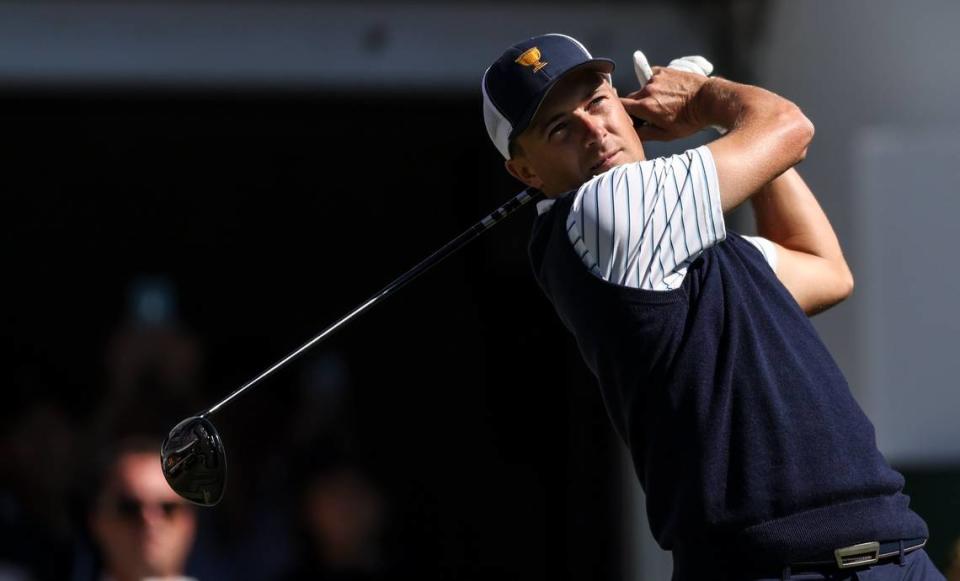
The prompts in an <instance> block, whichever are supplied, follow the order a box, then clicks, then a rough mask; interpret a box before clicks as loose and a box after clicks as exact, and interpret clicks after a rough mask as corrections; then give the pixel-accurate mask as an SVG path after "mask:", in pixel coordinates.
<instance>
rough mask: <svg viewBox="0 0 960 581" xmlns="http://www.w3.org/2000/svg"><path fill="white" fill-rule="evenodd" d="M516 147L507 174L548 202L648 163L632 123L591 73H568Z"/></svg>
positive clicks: (606, 85)
mask: <svg viewBox="0 0 960 581" xmlns="http://www.w3.org/2000/svg"><path fill="white" fill-rule="evenodd" d="M516 145H518V146H519V151H518V153H517V155H515V156H514V157H513V158H512V159H510V160H508V161H507V169H508V171H510V173H511V174H513V176H514V177H516V178H518V179H519V180H520V181H522V182H524V183H526V184H527V185H528V186H532V187H535V188H537V189H539V190H541V191H543V193H545V194H546V195H547V196H550V197H553V196H556V195H559V194H562V193H564V192H567V191H570V190H573V189H576V188H578V187H579V186H580V185H581V184H583V183H584V182H586V181H587V180H589V179H590V178H591V177H593V176H595V175H597V174H599V173H603V172H605V171H607V170H608V169H610V168H613V167H615V166H618V165H622V164H624V163H630V162H634V161H640V160H643V159H644V153H643V146H642V145H641V144H640V138H639V137H638V136H637V132H636V131H635V130H634V128H633V118H631V117H630V115H628V114H627V112H626V110H625V109H624V108H623V105H622V104H621V103H620V99H619V98H618V97H617V92H616V90H615V89H614V88H613V86H611V85H610V83H608V82H606V80H605V78H604V77H603V76H602V75H601V74H600V73H598V72H596V71H590V70H584V71H577V72H573V73H570V74H569V75H567V76H566V77H564V78H563V79H561V80H560V82H558V83H557V85H556V86H554V88H553V90H552V91H551V92H550V94H549V95H548V96H547V98H546V100H544V102H543V104H542V105H541V107H540V110H539V111H538V112H537V115H536V116H535V117H534V119H533V121H531V123H530V125H529V127H527V129H526V130H525V131H524V132H523V133H521V134H520V135H519V136H517V138H516Z"/></svg>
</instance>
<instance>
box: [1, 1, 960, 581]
mask: <svg viewBox="0 0 960 581" xmlns="http://www.w3.org/2000/svg"><path fill="white" fill-rule="evenodd" d="M958 30H960V4H957V3H956V2H952V1H947V0H940V1H936V0H921V1H919V2H912V3H905V2H894V1H892V0H887V1H882V2H878V1H868V0H851V1H846V2H834V1H831V0H807V1H804V2H787V1H785V0H778V1H759V0H756V1H750V0H741V1H722V2H709V3H708V2H693V1H688V2H671V3H667V2H643V1H634V2H629V3H628V2H614V1H607V2H595V3H591V4H589V5H588V4H586V3H580V2H570V1H556V0H555V1H552V2H526V3H519V4H518V3H507V2H488V3H482V4H481V3H456V4H455V3H442V2H419V3H408V2H399V1H398V2H392V3H389V4H388V3H374V2H367V1H364V0H357V1H355V2H349V3H348V2H320V1H317V2H278V1H272V2H267V1H254V0H247V1H241V2H205V1H194V2H185V1H174V0H170V1H167V2H160V1H128V2H124V1H118V0H114V1H87V2H68V1H64V2H52V1H41V0H34V1H29V2H27V1H24V2H2V3H0V163H2V171H0V188H2V190H0V191H2V194H3V196H2V198H0V199H2V200H3V203H4V209H3V212H2V216H3V227H2V230H0V232H2V236H3V244H2V248H3V249H4V250H3V257H4V260H3V267H4V268H3V270H4V284H3V285H2V293H3V294H2V298H3V305H4V307H3V309H2V313H3V315H2V316H3V318H2V326H3V329H4V334H3V339H4V342H3V345H2V352H3V353H5V354H6V357H7V361H8V364H7V365H6V368H7V369H8V374H7V377H6V379H5V380H4V389H3V394H4V401H3V404H2V406H0V409H2V413H3V418H2V419H3V423H2V427H0V580H19V579H35V580H43V579H73V580H84V579H99V578H100V576H101V575H102V574H103V573H104V571H105V570H106V569H108V568H109V567H108V564H110V563H113V562H115V561H117V560H118V559H121V557H117V556H115V555H116V554H120V555H127V557H128V558H127V561H130V562H129V563H127V565H126V566H127V567H128V570H131V571H134V570H146V569H143V567H146V565H145V564H144V563H147V561H149V555H150V554H155V559H154V560H155V561H156V563H154V564H153V565H152V566H155V567H167V568H168V569H169V570H175V569H176V570H182V571H181V572H185V574H187V575H190V576H193V577H196V578H199V579H201V580H208V579H210V580H212V579H240V580H245V579H250V580H254V579H410V578H419V579H491V578H524V579H548V578H549V579H565V578H578V579H583V578H595V579H631V580H635V579H667V578H668V577H669V570H670V560H669V556H668V555H665V554H664V553H662V552H661V551H660V550H659V549H658V548H657V547H656V545H655V544H654V543H653V541H652V540H651V539H650V537H649V533H648V532H647V526H646V523H645V520H644V519H645V517H644V511H643V499H642V493H641V492H640V491H639V490H638V487H637V486H636V484H635V477H634V476H633V474H632V468H631V467H630V466H629V464H628V463H627V462H625V460H624V452H623V449H622V446H621V445H620V444H619V442H618V441H616V440H615V437H614V434H613V432H612V430H611V429H610V426H609V424H608V421H607V417H606V414H605V411H604V409H603V405H602V402H601V400H600V396H599V392H598V390H597V388H596V385H595V381H594V379H593V378H592V377H591V376H590V375H589V373H588V372H587V370H586V368H585V367H584V365H583V364H582V363H581V361H580V358H579V355H578V353H577V350H576V346H575V344H574V343H573V341H572V339H571V337H570V336H569V335H568V334H567V333H566V331H565V330H564V329H563V327H562V325H561V324H560V322H559V321H558V320H557V319H556V317H555V316H554V314H553V312H552V309H551V307H550V306H549V304H548V303H547V302H546V301H545V300H544V299H543V297H542V296H541V293H540V291H539V289H538V288H537V287H536V284H535V282H534V280H533V278H532V276H531V275H530V273H529V272H528V267H527V264H526V254H525V244H526V235H527V232H528V229H529V226H530V222H531V215H532V210H527V211H525V212H522V213H521V215H519V216H516V217H514V218H512V219H510V220H509V221H507V222H505V223H503V224H501V225H500V226H498V227H497V229H496V230H495V231H494V232H491V233H490V234H489V235H487V236H486V237H485V238H484V239H482V240H481V241H479V242H477V243H476V244H474V245H472V246H471V247H469V248H468V249H467V250H465V251H464V252H462V253H461V254H459V255H458V256H456V257H455V258H453V259H451V260H450V261H448V262H446V263H444V265H442V266H441V267H439V268H437V269H435V270H434V271H433V272H431V273H430V274H428V275H426V276H424V277H423V278H422V279H420V280H418V281H417V282H415V283H414V284H412V285H411V286H410V287H409V288H407V289H406V290H404V291H403V292H402V293H400V294H399V295H398V296H396V297H394V298H392V299H390V300H389V301H388V302H387V303H385V304H383V305H382V306H380V307H378V308H377V309H376V310H375V311H373V312H371V313H370V314H368V315H366V316H364V317H363V318H362V319H360V320H358V321H357V322H355V323H353V324H351V325H350V326H349V327H348V328H346V329H345V330H343V331H342V332H340V333H339V334H338V335H336V336H334V338H332V339H331V340H329V341H328V342H326V343H324V344H323V345H322V346H321V347H319V348H317V349H315V350H314V351H312V352H310V353H309V354H308V355H306V356H305V357H304V358H303V359H302V360H300V361H298V362H297V363H295V364H293V365H291V366H290V367H289V368H287V369H285V370H284V371H282V372H281V373H279V374H277V375H276V376H275V377H273V378H271V379H269V380H268V381H266V382H265V384H263V385H262V386H260V387H258V388H257V389H256V390H255V391H253V392H252V393H250V394H248V395H246V396H244V398H242V399H241V400H239V401H238V402H236V403H235V404H233V405H231V406H230V407H229V408H227V409H225V410H224V411H223V412H222V413H221V414H219V415H218V416H217V418H216V423H217V425H218V427H219V428H220V431H221V434H222V436H223V439H224V441H225V443H226V447H227V452H228V455H229V466H230V477H229V482H228V487H227V492H226V498H225V500H224V502H223V503H222V504H221V505H220V506H219V507H217V508H215V509H203V510H192V509H191V508H189V507H185V506H182V505H180V504H179V503H178V502H177V501H176V499H175V498H168V497H165V496H163V491H160V490H158V489H157V488H156V487H155V486H153V480H151V479H155V476H156V474H155V473H150V474H145V473H141V472H140V471H139V470H140V468H139V466H140V465H141V464H142V463H139V459H141V458H142V457H143V452H142V450H143V449H144V448H146V449H150V448H151V446H152V445H153V444H150V442H156V441H158V439H160V438H162V437H163V435H164V434H165V433H166V431H167V430H168V429H169V428H170V427H172V426H173V425H174V424H175V423H176V422H177V421H179V420H180V419H181V418H182V417H185V416H186V415H189V414H191V413H193V412H196V411H199V410H201V409H205V408H206V407H207V406H208V405H210V404H211V403H213V402H214V401H217V400H218V399H220V398H221V397H222V396H223V395H225V394H226V393H228V392H229V391H231V390H232V389H234V388H235V387H237V386H238V385H240V384H241V383H243V382H244V381H246V380H247V379H249V378H251V377H253V376H254V375H256V374H257V373H258V372H259V371H261V370H262V369H263V368H265V367H266V366H268V365H269V364H271V363H273V362H274V361H275V360H277V359H279V358H280V357H281V356H283V355H284V354H285V353H286V352H288V351H290V350H291V349H293V348H294V347H296V346H297V345H299V344H300V343H301V342H302V341H303V340H305V339H307V338H309V337H311V336H312V335H313V334H315V333H316V332H318V331H319V330H320V329H322V328H323V327H324V326H325V325H326V324H327V323H329V322H331V321H333V320H334V319H336V318H338V317H339V316H340V315H342V314H344V313H345V312H347V310H348V309H350V308H352V307H353V306H355V305H356V304H358V303H359V302H360V301H361V300H363V299H365V298H366V297H368V296H369V295H370V294H372V293H373V292H374V291H376V290H377V289H379V288H380V287H381V286H383V285H384V284H385V283H387V282H389V281H390V280H392V279H393V278H394V277H396V276H397V275H399V274H400V273H402V272H403V271H405V270H407V269H408V268H409V267H410V266H412V265H413V264H414V263H415V262H417V261H418V260H419V259H420V258H422V257H423V256H425V255H426V254H428V253H429V252H431V251H432V250H434V249H435V248H437V247H439V246H440V245H441V244H442V243H444V242H446V241H447V240H448V239H450V238H452V237H453V236H454V235H456V234H458V233H459V232H460V231H462V230H463V229H465V228H466V227H468V226H469V225H471V224H472V223H473V222H474V221H475V220H477V219H479V218H480V217H481V216H483V215H484V214H486V213H487V212H488V211H490V210H492V209H493V208H494V207H496V206H498V205H499V204H500V203H502V202H503V201H505V200H506V199H507V198H509V197H510V196H511V195H512V194H514V193H515V192H516V191H517V190H518V189H519V185H518V184H517V183H515V182H513V181H512V180H511V179H510V178H509V177H508V176H507V175H506V173H505V172H504V171H503V170H502V160H501V159H500V158H499V156H498V154H497V152H496V150H495V149H494V148H493V147H492V145H490V143H489V141H488V139H487V137H486V133H485V130H484V127H483V123H482V118H481V103H480V91H479V81H480V77H481V75H482V73H483V70H484V68H485V67H486V66H487V64H488V63H489V62H491V61H492V60H493V59H495V58H496V57H497V56H498V55H499V54H500V52H501V51H502V50H503V49H505V48H506V47H507V46H508V45H510V44H512V43H513V42H515V41H518V40H521V39H523V38H526V37H528V36H533V35H535V34H541V33H544V32H564V33H567V34H570V35H573V36H575V37H577V38H579V39H581V40H583V41H584V42H585V44H586V45H587V46H588V47H589V48H590V49H591V51H592V52H593V53H594V54H595V55H602V56H609V57H612V58H614V59H615V60H617V61H618V62H619V63H620V67H619V69H618V70H617V72H616V74H615V83H616V84H617V85H618V86H619V87H620V89H621V91H630V90H632V89H633V88H634V87H635V80H634V79H633V78H632V66H631V65H630V55H631V53H632V52H633V50H634V49H636V48H640V49H642V50H644V51H645V52H646V54H647V55H648V57H650V60H651V61H652V62H654V63H660V64H663V63H666V62H667V61H669V60H670V59H671V58H674V57H676V56H681V55H687V54H702V55H704V56H706V57H708V58H709V59H711V60H712V61H713V62H714V64H715V65H716V72H717V73H718V74H720V75H722V76H725V77H728V78H731V79H734V80H740V81H745V82H751V83H755V84H759V85H761V86H764V87H767V88H769V89H771V90H774V91H776V92H779V93H781V94H783V95H785V96H787V97H788V98H790V99H792V100H794V101H795V102H797V103H798V104H799V105H800V106H801V107H802V108H803V109H804V110H805V112H807V114H808V116H809V117H811V119H812V120H813V121H814V123H815V124H816V127H817V135H816V138H815V141H814V144H813V146H812V147H811V149H810V152H809V155H808V157H807V160H806V161H805V162H804V163H803V164H802V166H801V167H800V171H801V173H802V174H803V175H804V176H805V177H806V178H807V180H808V182H809V183H810V184H811V186H812V188H813V190H814V192H816V193H817V194H818V197H819V199H820V201H821V203H822V204H823V206H824V207H825V208H826V210H827V212H828V214H829V215H830V217H831V219H832V221H833V223H834V225H835V227H836V229H837V231H838V233H839V236H840V238H841V241H842V242H843V244H844V247H845V249H846V252H847V256H848V260H849V262H850V264H851V266H852V268H853V270H854V274H855V275H856V277H857V290H856V292H855V294H854V296H853V298H851V299H850V300H849V301H848V302H846V303H845V304H843V305H841V306H839V307H837V308H835V309H834V310H832V311H830V312H828V313H826V314H823V315H820V316H818V317H817V318H816V325H817V327H818V329H819V330H820V332H821V333H822V336H823V338H824V340H825V341H826V342H827V344H828V346H829V347H830V348H831V350H832V352H833V353H834V354H835V356H836V357H837V359H838V361H839V362H840V365H841V367H842V368H843V370H844V371H845V373H846V374H847V377H848V379H849V380H850V383H851V386H852V388H853V390H854V392H855V395H856V396H857V398H858V399H859V401H860V402H861V404H862V405H863V406H864V409H865V410H866V411H867V413H868V415H869V416H870V417H871V419H872V420H873V421H874V423H875V425H876V427H877V433H878V443H879V445H880V447H881V449H882V450H883V451H884V453H885V454H887V457H888V458H889V459H890V461H891V462H892V463H893V464H894V465H895V466H896V467H897V468H898V469H900V470H901V471H903V472H904V473H905V475H906V476H907V492H908V493H909V494H911V496H912V497H913V506H914V507H915V509H916V510H917V511H918V512H919V513H920V514H921V515H922V516H924V517H925V518H926V519H927V521H928V522H929V524H930V528H931V533H932V538H931V541H930V544H929V546H928V550H929V553H930V555H931V557H932V558H933V559H934V561H935V562H937V564H938V565H939V566H941V567H942V568H943V569H944V570H946V569H947V568H948V567H949V565H950V563H951V562H952V560H953V557H952V555H953V551H954V543H955V540H956V538H957V537H960V495H958V492H960V421H958V417H960V381H958V379H957V378H958V375H960V357H957V356H956V345H957V340H956V337H957V336H958V335H960V309H958V307H957V304H956V301H957V298H958V297H960V274H958V272H957V270H956V268H955V267H954V262H955V259H954V254H955V253H954V250H953V249H954V246H953V244H954V241H955V239H956V238H957V236H956V234H957V233H958V228H957V226H956V224H955V220H956V216H958V215H960V196H958V192H957V185H956V184H957V183H958V182H960V180H958V178H960V143H958V139H957V138H958V136H960V132H958V129H960V108H958V107H957V105H956V103H958V102H960V80H958V78H960V77H958V75H957V72H958V66H957V64H956V58H957V55H960V35H958V34H957V31H958ZM711 137H712V136H711V135H708V134H704V135H701V136H698V137H697V138H696V139H694V140H688V141H685V142H684V143H673V144H658V145H654V146H651V148H650V151H651V153H653V154H659V153H665V152H670V151H675V150H678V149H683V148H686V147H689V146H690V145H691V144H694V143H699V142H703V141H704V140H707V139H710V138H711ZM730 221H731V223H732V224H734V227H736V228H739V229H741V230H744V231H749V230H750V217H749V212H748V211H738V213H737V214H736V215H735V216H733V217H732V218H731V220H730ZM144 465H145V466H149V463H147V464H144ZM145 470H147V471H149V469H148V468H147V469H145ZM157 471H158V472H159V465H158V467H157ZM133 531H138V532H137V533H136V534H138V535H141V536H135V535H134V532H133ZM144 531H147V533H145V532H144ZM128 533H129V534H128ZM117 539H119V540H117ZM124 539H125V540H124ZM131 539H134V541H131ZM178 539H179V540H178ZM174 541H176V542H180V543H181V544H183V545H184V546H185V547H186V550H187V552H186V553H185V555H186V556H184V557H183V559H179V560H178V558H177V557H176V555H178V554H179V553H178V549H175V548H169V547H173V545H170V546H169V547H168V546H167V545H164V543H167V542H170V543H173V544H174V545H175V544H176V543H175V542H174ZM123 542H134V544H135V545H136V546H135V547H134V548H130V547H127V548H126V549H125V550H119V549H116V548H115V547H114V548H111V546H110V545H111V543H113V544H116V543H121V544H122V543H123ZM158 547H161V548H158ZM163 547H168V548H163ZM138 551H139V552H138ZM151 551H153V553H151ZM140 553H142V554H143V555H144V556H142V558H141V559H140V561H142V562H140V561H138V562H134V561H136V555H139V554H140ZM112 555H113V556H112ZM131 555H133V556H132V557H131ZM156 555H160V556H159V557H156ZM184 559H185V563H184V564H182V565H181V564H180V562H181V561H183V560H184ZM118 566H119V565H118ZM138 566H139V567H141V569H137V567H138ZM957 578H958V579H960V577H957Z"/></svg>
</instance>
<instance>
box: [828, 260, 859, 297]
mask: <svg viewBox="0 0 960 581" xmlns="http://www.w3.org/2000/svg"><path fill="white" fill-rule="evenodd" d="M828 294H829V298H828V300H827V301H826V302H827V303H828V304H829V306H833V305H835V304H837V303H841V302H843V301H845V300H847V299H848V298H850V295H852V294H853V273H852V272H850V267H849V266H847V263H846V262H842V263H841V264H838V265H837V266H836V267H835V268H834V272H833V276H831V281H830V291H829V293H828Z"/></svg>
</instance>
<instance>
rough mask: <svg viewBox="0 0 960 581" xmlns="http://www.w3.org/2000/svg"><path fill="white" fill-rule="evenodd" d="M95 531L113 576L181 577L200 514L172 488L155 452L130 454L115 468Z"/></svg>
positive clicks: (101, 500) (101, 501) (94, 519)
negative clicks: (197, 515)
mask: <svg viewBox="0 0 960 581" xmlns="http://www.w3.org/2000/svg"><path fill="white" fill-rule="evenodd" d="M91 528H92V530H93V534H94V536H95V537H96V540H97V544H98V545H99V546H100V548H101V550H102V551H103V555H104V559H105V560H106V565H107V568H108V571H109V572H110V573H111V574H113V575H115V576H118V577H130V578H136V579H139V578H142V577H162V576H168V575H180V574H183V566H184V563H185V562H186V559H187V555H188V553H189V552H190V548H191V546H192V545H193V539H194V534H195V532H196V516H195V514H194V511H193V507H192V506H190V505H188V504H186V503H185V502H184V501H183V499H181V498H180V497H179V496H177V494H176V493H175V492H174V491H173V490H171V489H170V486H169V485H168V484H167V482H166V480H165V479H164V478H163V472H162V471H161V469H160V462H159V460H158V459H157V455H156V454H145V453H131V454H126V455H123V456H121V457H120V459H119V460H118V461H117V463H116V465H115V466H114V468H113V470H112V472H111V474H110V477H109V478H108V480H107V483H106V487H105V489H104V490H103V492H102V494H101V495H100V498H99V502H98V504H97V507H96V509H95V511H94V512H93V514H92V515H91Z"/></svg>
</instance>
